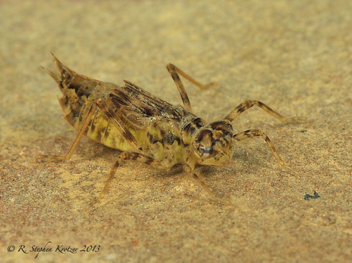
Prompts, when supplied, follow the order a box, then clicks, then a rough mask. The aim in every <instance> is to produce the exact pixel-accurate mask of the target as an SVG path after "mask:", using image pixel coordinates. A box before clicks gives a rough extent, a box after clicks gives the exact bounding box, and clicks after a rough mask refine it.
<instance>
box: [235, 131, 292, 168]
mask: <svg viewBox="0 0 352 263" xmlns="http://www.w3.org/2000/svg"><path fill="white" fill-rule="evenodd" d="M256 136H262V137H263V138H264V140H265V142H266V144H267V145H268V147H269V149H270V151H271V152H272V154H273V155H274V157H275V158H276V160H277V162H278V163H279V164H280V165H281V166H284V167H286V168H287V169H289V170H291V171H292V172H294V173H295V174H296V175H298V173H297V172H296V171H295V170H293V169H292V168H290V167H287V166H285V163H284V161H283V160H282V159H281V157H280V155H279V153H278V152H277V150H276V149H275V146H274V144H273V143H272V141H271V140H270V139H269V137H268V136H267V135H266V134H265V133H263V132H261V131H260V130H258V129H251V130H247V131H244V132H240V133H237V134H235V135H234V136H233V137H232V138H233V139H235V140H236V141H242V140H245V139H248V138H253V137H256Z"/></svg>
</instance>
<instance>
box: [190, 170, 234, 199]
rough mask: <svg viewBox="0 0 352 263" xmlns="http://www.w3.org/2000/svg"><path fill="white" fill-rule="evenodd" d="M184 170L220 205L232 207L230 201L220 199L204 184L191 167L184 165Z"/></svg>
mask: <svg viewBox="0 0 352 263" xmlns="http://www.w3.org/2000/svg"><path fill="white" fill-rule="evenodd" d="M184 170H185V171H186V172H187V175H188V177H190V178H191V179H192V180H193V181H195V182H196V183H197V184H198V185H200V186H201V187H202V188H203V189H204V190H205V191H207V193H208V194H209V195H210V197H211V198H212V199H213V200H215V201H218V202H220V203H226V204H227V205H232V202H231V201H230V200H223V199H220V198H218V197H217V196H216V195H215V194H214V193H213V192H212V191H211V190H210V188H209V187H208V186H207V185H206V184H205V183H203V181H202V180H200V178H199V177H198V175H197V174H195V173H194V171H193V170H194V168H193V169H192V168H191V167H190V166H189V165H187V164H186V165H184Z"/></svg>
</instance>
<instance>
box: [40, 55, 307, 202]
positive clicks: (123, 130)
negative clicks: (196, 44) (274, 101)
mask: <svg viewBox="0 0 352 263" xmlns="http://www.w3.org/2000/svg"><path fill="white" fill-rule="evenodd" d="M53 57H54V62H55V64H56V66H57V68H58V69H59V71H60V74H55V73H52V72H50V71H48V70H47V72H48V73H49V75H50V76H51V77H52V78H53V79H54V80H55V81H56V82H57V83H58V85H59V88H60V90H61V92H62V94H63V97H62V98H60V99H59V102H60V105H61V107H62V110H63V111H64V113H65V119H66V120H67V121H68V122H69V123H70V124H71V125H72V126H73V127H75V128H76V130H77V131H78V135H77V137H76V139H75V141H74V143H73V145H72V147H71V149H70V151H69V152H68V153H67V154H66V155H65V156H41V157H39V158H38V159H47V158H49V159H55V160H67V159H70V158H71V156H72V154H73V152H74V150H75V148H76V147H77V144H78V142H79V140H80V138H81V137H82V136H83V135H85V136H87V137H88V138H90V139H93V140H95V141H97V142H99V143H102V144H104V145H106V146H109V147H112V148H115V149H118V150H120V154H119V157H118V159H117V161H116V163H115V165H114V166H113V168H112V169H111V172H110V177H109V180H108V181H107V183H106V185H105V187H104V190H103V191H102V193H101V194H100V196H99V197H98V199H96V200H95V201H94V202H92V203H91V205H94V204H96V203H97V202H98V201H99V200H101V199H102V198H104V196H105V195H106V193H107V191H108V188H109V186H110V184H111V182H112V180H113V178H114V176H115V173H116V170H117V168H118V167H119V165H120V163H121V161H123V160H132V161H138V162H142V163H145V164H147V165H151V166H154V167H157V168H162V169H169V168H171V167H172V166H174V165H176V164H183V166H184V169H185V171H186V172H187V173H188V174H189V176H190V177H191V178H192V179H193V180H195V181H196V182H197V183H198V184H199V185H200V186H202V187H203V188H204V189H205V190H206V191H207V192H208V193H209V194H210V196H211V197H212V198H214V199H217V197H216V196H215V195H214V194H213V193H212V192H211V191H210V189H209V188H208V187H207V186H206V185H205V184H204V183H203V182H202V181H201V180H200V179H199V178H198V176H197V175H196V174H195V173H194V168H195V165H196V164H202V165H210V166H224V165H227V164H228V163H229V161H230V160H231V157H232V152H233V149H234V147H235V142H236V141H240V140H244V139H247V138H252V137H255V136H261V137H263V138H264V140H265V141H266V143H267V145H268V147H269V149H270V150H271V152H272V153H273V155H274V157H275V158H276V159H277V161H278V162H279V164H280V165H282V166H284V165H285V164H284V162H283V161H282V159H281V157H280V156H279V154H278V153H277V151H276V149H275V147H274V145H273V143H272V142H271V140H270V139H269V137H268V136H266V135H265V134H264V133H262V132H261V131H259V130H257V129H251V130H247V131H244V132H241V133H237V134H235V135H233V129H232V124H231V122H232V121H233V120H234V119H235V118H236V117H237V116H238V115H239V114H240V113H242V112H244V111H245V110H247V109H249V108H251V107H252V106H253V105H257V106H258V107H260V108H262V109H263V110H265V111H266V112H268V113H269V114H271V115H272V116H274V117H276V118H278V119H279V120H281V121H284V122H286V121H290V120H301V118H291V119H287V118H285V117H283V116H281V115H280V114H278V113H277V112H275V111H273V110H272V109H271V108H269V107H268V106H266V105H265V104H264V103H262V102H260V101H255V100H246V101H244V102H243V103H241V104H240V105H239V106H237V107H236V108H235V109H234V110H233V111H231V112H230V113H229V114H228V115H227V116H226V117H225V118H224V119H222V120H218V121H215V122H212V123H207V122H206V121H204V120H203V119H201V118H199V117H197V116H196V115H195V114H193V113H192V107H191V103H190V101H189V98H188V95H187V92H186V90H185V88H184V86H183V84H182V82H181V80H180V78H179V74H180V75H181V76H183V77H185V78H186V79H187V80H189V81H190V82H192V83H193V84H195V85H196V86H198V87H199V88H200V89H206V88H208V87H211V86H213V85H214V84H208V85H205V86H203V85H202V84H200V83H198V82H197V81H195V80H194V79H193V78H191V77H190V76H188V75H187V74H186V73H184V72H183V71H181V70H180V69H178V68H177V67H176V66H174V65H172V64H168V65H167V69H168V71H169V73H170V75H171V77H172V78H173V80H174V81H175V84H176V87H177V89H178V91H179V93H180V96H181V98H182V101H183V104H184V105H183V106H174V105H172V104H170V103H168V102H166V101H164V100H162V99H160V98H157V97H156V96H154V95H152V94H150V93H149V92H147V91H145V90H144V89H142V88H140V87H138V86H137V85H135V84H132V83H131V82H129V81H126V80H125V81H124V82H125V86H123V87H119V86H117V85H115V84H112V83H106V82H101V81H98V80H94V79H90V78H88V77H85V76H83V75H79V74H77V73H76V72H74V71H72V70H70V69H69V68H67V67H66V66H64V65H63V64H62V63H61V62H60V61H59V60H58V59H57V58H56V57H55V56H54V55H53ZM220 201H222V200H220Z"/></svg>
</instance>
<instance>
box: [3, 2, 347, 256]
mask: <svg viewBox="0 0 352 263" xmlns="http://www.w3.org/2000/svg"><path fill="white" fill-rule="evenodd" d="M351 3H352V2H351V1H350V0H346V1H343V0H335V1H325V0H317V1H289V0H287V1H283V0H275V1H259V0H258V1H255V0H251V1H247V0H244V1H216V2H215V1H210V0H209V1H186V0H185V1H183V0H181V1H169V0H166V1H104V2H103V1H42V0H35V1H34V0H33V1H24V0H17V1H6V0H2V1H0V24H1V26H0V36H1V37H0V107H1V111H0V139H1V141H0V143H1V144H0V145H1V146H0V147H1V148H0V173H1V183H0V197H1V199H0V209H1V216H0V218H1V221H0V226H1V235H0V244H1V248H0V251H1V252H0V258H1V259H0V261H1V262H18V260H19V259H21V260H22V261H23V262H27V261H32V260H33V261H35V262H49V261H50V262H59V261H60V262H64V261H67V262H77V260H80V261H82V260H85V261H89V262H104V261H105V262H109V261H112V262H114V261H118V262H216V261H217V262H230V261H232V262H233V261H237V262H346V261H352V217H351V216H352V213H351V205H352V197H351V196H352V191H351V179H352V178H351V176H352V165H351V163H352V154H351V147H352V131H351V124H352V116H351V114H352V92H351V84H352V63H351V59H352V56H351V52H352V4H351ZM50 51H52V52H54V54H55V55H57V57H58V58H59V59H60V60H61V61H62V62H64V63H65V64H66V65H68V66H69V67H70V68H72V69H73V70H75V71H77V72H79V73H81V74H84V75H87V76H90V77H92V78H97V79H100V80H103V81H110V82H114V83H116V84H122V83H123V82H122V80H123V79H126V80H129V81H131V82H133V83H136V84H137V85H140V86H142V87H144V88H145V89H146V90H148V91H150V92H152V93H154V94H156V95H158V96H160V97H161V98H163V99H165V100H167V101H169V102H171V103H174V104H177V103H180V99H179V95H178V93H177V90H176V87H175V85H174V83H173V81H172V79H171V78H170V76H169V74H168V72H167V71H166V69H165V65H166V64H167V63H169V62H172V63H174V64H175V65H177V66H179V67H180V68H182V69H183V70H184V71H186V72H188V73H189V74H190V75H192V76H194V77H196V78H197V79H199V80H201V81H202V82H204V83H206V82H209V81H217V82H219V83H220V87H219V88H215V89H211V90H207V91H203V92H201V91H199V90H198V89H197V88H196V87H194V86H192V85H190V84H189V83H186V82H184V83H185V85H186V89H187V90H188V93H189V96H190V99H191V102H192V104H193V108H194V111H195V112H196V114H198V115H199V116H201V117H203V118H204V119H207V120H210V121H211V120H216V119H219V118H221V117H223V116H224V115H225V114H227V113H228V112H229V111H230V110H232V109H233V108H234V107H235V106H237V105H238V104H239V103H240V102H242V101H243V100H244V99H246V98H250V99H258V100H261V101H263V102H265V103H267V104H268V105H269V106H271V107H272V108H274V109H276V110H277V111H279V112H280V113H282V114H283V115H285V116H287V117H290V116H304V117H307V118H308V121H307V123H304V124H299V123H298V124H297V123H289V124H283V123H280V122H279V121H277V120H276V119H274V118H272V117H271V116H268V114H266V113H265V112H264V111H262V110H260V109H257V108H253V109H251V110H249V111H248V112H245V113H243V114H242V115H241V116H240V117H239V118H238V119H237V120H236V122H235V123H234V128H235V130H236V131H238V132H239V131H243V130H246V129H248V128H259V129H261V130H262V131H264V132H265V133H266V134H268V136H269V137H270V138H271V139H272V140H273V142H274V144H275V145H276V147H277V149H278V151H279V152H280V154H281V156H282V158H283V159H284V161H285V162H286V164H287V165H288V166H290V167H292V168H294V169H295V170H297V171H298V172H299V174H300V175H301V178H295V177H294V176H292V175H291V173H290V172H289V171H288V170H285V169H282V168H280V167H279V165H278V164H277V162H276V161H275V159H274V158H273V156H272V155H271V153H270V151H269V149H268V148H267V146H266V145H265V143H264V141H263V140H262V139H261V138H256V139H252V140H247V141H243V142H241V143H238V147H237V148H236V150H235V152H234V157H233V160H232V162H231V164H230V165H229V166H227V167H223V168H211V167H204V168H198V173H199V174H200V176H201V178H203V180H204V181H205V182H206V183H207V184H208V185H209V186H210V187H211V188H212V189H213V191H214V192H215V193H216V194H217V195H218V196H219V197H220V198H231V199H232V200H233V203H234V206H233V207H229V206H224V205H221V204H217V203H215V202H213V201H211V200H209V198H208V195H207V194H206V192H205V191H204V190H203V189H201V188H200V187H198V186H197V185H195V184H193V182H192V181H189V180H188V179H187V178H186V177H185V174H184V173H183V172H182V170H180V169H176V170H174V171H169V172H168V171H163V170H157V169H152V168H150V167H147V166H145V165H143V164H138V163H133V162H125V163H123V165H122V167H120V168H119V170H118V175H117V177H119V178H121V180H120V181H118V180H115V181H114V182H113V184H112V187H111V189H110V191H109V194H108V195H107V197H106V198H105V199H104V200H103V201H102V202H101V203H100V204H99V205H96V206H95V207H94V209H92V210H90V211H89V212H84V211H83V209H84V208H85V207H86V205H87V204H88V203H89V202H90V201H92V200H93V199H94V198H95V197H97V195H98V194H99V192H100V191H101V189H102V187H103V185H104V183H105V181H106V178H107V174H108V172H109V170H110V167H111V166H112V164H113V162H114V160H115V159H116V156H114V153H115V151H114V150H111V149H108V148H106V147H104V146H102V145H99V144H96V143H95V142H93V141H90V140H88V139H86V138H84V139H83V140H82V141H81V143H80V145H79V149H78V150H77V152H76V154H75V155H74V156H73V158H72V160H71V161H68V162H62V163H37V162H36V161H35V156H37V155H40V154H47V153H49V154H64V153H65V152H66V151H67V150H68V148H69V146H70V145H71V143H72V142H73V139H74V138H75V136H76V132H75V131H74V129H73V128H72V127H70V126H69V124H68V123H67V122H66V121H65V120H64V119H63V118H62V117H61V114H62V112H61V109H60V107H59V104H58V102H57V99H56V95H57V94H59V93H60V92H59V89H58V88H57V85H56V84H55V83H54V81H53V80H52V79H50V77H49V76H48V75H46V73H45V72H44V71H43V70H41V69H40V67H39V66H45V67H48V68H50V69H54V66H53V63H52V59H51V55H50ZM314 190H315V191H317V192H318V193H319V195H320V196H321V197H320V198H319V199H315V200H310V201H306V200H304V195H305V194H310V195H312V194H313V192H314ZM48 241H51V242H52V243H49V244H48V246H47V247H51V248H53V249H56V247H57V246H58V245H64V246H65V247H68V246H71V247H77V248H79V249H82V248H83V247H84V245H100V251H99V252H95V253H94V252H78V253H77V254H70V253H68V254H65V255H63V254H60V253H59V252H51V253H50V252H46V253H44V252H43V253H40V254H39V256H38V258H36V259H34V257H35V255H36V253H34V252H30V253H29V254H24V253H23V252H17V250H18V247H19V246H20V245H25V247H26V250H27V251H29V250H30V249H31V247H32V246H33V245H36V246H38V247H43V246H45V244H46V243H47V242H48ZM10 245H14V246H15V247H16V251H15V252H7V247H8V246H10Z"/></svg>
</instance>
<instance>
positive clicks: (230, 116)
mask: <svg viewBox="0 0 352 263" xmlns="http://www.w3.org/2000/svg"><path fill="white" fill-rule="evenodd" d="M254 105H257V106H258V107H259V108H261V109H263V110H265V111H266V112H267V113H269V114H270V115H271V116H274V117H275V118H277V119H279V120H280V121H283V122H288V121H305V120H306V118H301V117H293V118H285V117H284V116H282V115H281V114H279V113H277V112H276V111H274V110H273V109H271V108H270V107H269V106H267V105H265V104H264V103H263V102H260V101H258V100H245V101H244V102H242V103H241V104H240V105H238V106H237V107H236V108H235V109H234V110H232V111H231V112H230V113H229V114H228V115H227V116H226V117H225V120H229V121H233V120H234V119H236V118H237V117H238V116H239V115H240V114H241V113H242V112H244V111H245V110H248V109H249V108H252V107H253V106H254Z"/></svg>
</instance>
